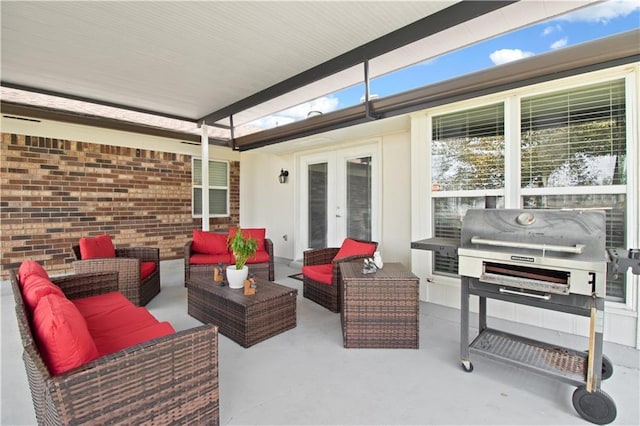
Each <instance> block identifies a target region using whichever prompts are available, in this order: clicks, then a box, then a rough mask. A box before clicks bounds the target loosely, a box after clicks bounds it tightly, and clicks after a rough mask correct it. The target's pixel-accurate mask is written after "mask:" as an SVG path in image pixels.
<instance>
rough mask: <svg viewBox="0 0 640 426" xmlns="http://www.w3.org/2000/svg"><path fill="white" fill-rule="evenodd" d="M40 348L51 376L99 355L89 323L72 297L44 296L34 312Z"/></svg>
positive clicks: (34, 322)
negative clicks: (90, 332)
mask: <svg viewBox="0 0 640 426" xmlns="http://www.w3.org/2000/svg"><path fill="white" fill-rule="evenodd" d="M33 328H34V331H35V335H36V338H37V341H38V347H39V348H40V351H41V353H42V355H43V358H44V360H45V363H46V364H47V367H48V368H49V372H50V373H51V374H52V375H57V374H61V373H64V372H65V371H68V370H71V369H73V368H76V367H79V366H81V365H82V364H85V363H87V362H89V361H92V360H94V359H96V358H98V357H99V356H100V354H99V353H98V349H97V348H96V345H95V343H94V342H93V339H92V338H91V335H90V334H89V330H88V329H87V323H86V322H85V320H84V318H83V317H82V315H81V314H80V311H78V309H77V308H76V307H75V305H74V304H73V303H71V301H70V300H68V299H66V298H64V297H60V296H58V295H55V294H49V295H47V296H44V297H43V298H42V299H41V300H40V303H38V306H36V309H35V310H34V312H33Z"/></svg>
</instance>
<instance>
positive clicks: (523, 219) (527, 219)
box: [516, 212, 536, 226]
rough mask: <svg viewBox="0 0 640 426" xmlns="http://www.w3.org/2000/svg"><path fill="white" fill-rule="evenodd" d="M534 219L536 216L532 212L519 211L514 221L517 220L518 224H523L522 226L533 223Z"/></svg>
mask: <svg viewBox="0 0 640 426" xmlns="http://www.w3.org/2000/svg"><path fill="white" fill-rule="evenodd" d="M535 221H536V217H535V216H534V215H533V213H529V212H525V213H520V214H519V215H518V217H517V218H516V222H518V223H519V224H520V225H523V226H529V225H531V224H533V222H535Z"/></svg>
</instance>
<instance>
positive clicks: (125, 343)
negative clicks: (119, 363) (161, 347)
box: [95, 322, 175, 355]
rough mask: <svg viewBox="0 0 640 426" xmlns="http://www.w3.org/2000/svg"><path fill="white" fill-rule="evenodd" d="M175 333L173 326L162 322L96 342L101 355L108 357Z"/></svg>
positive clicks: (99, 339) (100, 338)
mask: <svg viewBox="0 0 640 426" xmlns="http://www.w3.org/2000/svg"><path fill="white" fill-rule="evenodd" d="M173 333H175V330H174V329H173V327H172V326H171V324H169V323H168V322H160V323H156V324H153V325H151V326H148V327H141V328H139V329H137V330H134V331H131V332H128V333H115V334H114V335H113V336H106V337H97V338H96V339H95V341H96V346H97V347H98V351H99V352H100V354H101V355H108V354H111V353H114V352H117V351H119V350H122V349H125V348H128V347H130V346H133V345H137V344H138V343H143V342H146V341H148V340H151V339H155V338H157V337H162V336H166V335H168V334H173Z"/></svg>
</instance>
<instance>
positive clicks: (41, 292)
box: [22, 275, 65, 312]
mask: <svg viewBox="0 0 640 426" xmlns="http://www.w3.org/2000/svg"><path fill="white" fill-rule="evenodd" d="M48 294H55V295H58V296H60V297H65V295H64V292H63V291H62V289H61V288H60V287H58V286H57V285H55V284H53V283H52V282H51V281H50V280H49V278H43V277H41V276H39V275H30V276H29V277H28V278H27V279H26V281H25V283H24V285H23V286H22V299H23V300H24V303H25V305H26V306H27V307H28V308H29V310H30V311H31V312H33V311H34V309H35V308H36V306H38V303H39V302H40V300H41V299H42V298H43V297H44V296H46V295H48Z"/></svg>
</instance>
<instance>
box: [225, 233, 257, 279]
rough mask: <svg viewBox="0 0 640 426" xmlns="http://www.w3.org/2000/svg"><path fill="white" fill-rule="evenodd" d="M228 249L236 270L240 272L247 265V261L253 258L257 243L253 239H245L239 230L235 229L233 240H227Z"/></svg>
mask: <svg viewBox="0 0 640 426" xmlns="http://www.w3.org/2000/svg"><path fill="white" fill-rule="evenodd" d="M228 241H229V248H230V249H231V251H232V252H233V257H235V259H236V269H238V270H240V269H242V268H243V267H244V265H245V263H247V259H249V258H250V257H251V256H255V254H256V251H257V250H258V242H257V241H256V239H255V238H245V236H244V235H243V234H242V230H241V229H240V228H238V229H237V231H236V234H235V235H234V236H233V238H229V240H228Z"/></svg>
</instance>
